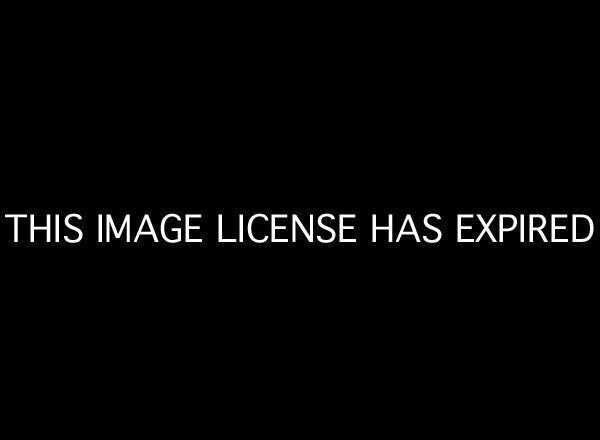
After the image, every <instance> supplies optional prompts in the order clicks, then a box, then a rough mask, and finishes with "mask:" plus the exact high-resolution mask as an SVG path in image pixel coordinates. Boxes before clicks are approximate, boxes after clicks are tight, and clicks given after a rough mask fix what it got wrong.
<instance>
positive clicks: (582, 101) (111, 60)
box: [1, 9, 598, 433]
mask: <svg viewBox="0 0 600 440" xmlns="http://www.w3.org/2000/svg"><path fill="white" fill-rule="evenodd" d="M52 12H54V13H56V12H57V11H52ZM153 12H157V11H153ZM163 12H164V11H163ZM247 12H248V14H250V13H251V12H252V13H253V14H252V15H248V14H246V12H240V11H239V10H237V9H236V11H228V12H227V13H225V14H224V15H222V14H221V15H216V14H215V13H214V12H207V11H205V12H195V13H193V14H190V15H188V14H185V13H184V12H183V11H181V12H178V13H176V14H175V15H173V16H171V15H167V14H166V13H165V15H164V16H163V14H162V12H161V13H160V14H159V15H160V18H156V16H155V15H152V18H151V17H150V16H147V15H146V14H145V13H141V12H140V11H137V12H136V13H134V14H131V15H130V14H127V15H125V14H124V13H123V12H122V13H119V14H115V15H114V16H112V15H111V16H110V17H107V18H102V19H100V18H99V17H100V16H102V17H104V15H97V14H100V12H97V13H96V12H95V13H94V14H92V15H85V19H83V18H82V16H78V17H77V19H75V18H73V19H65V22H64V23H63V21H62V20H61V21H58V20H50V19H48V17H49V16H46V17H45V16H44V14H43V13H41V14H39V15H40V16H36V17H35V19H34V18H33V15H36V14H34V13H33V12H32V11H29V12H28V14H26V15H25V16H23V17H24V21H19V22H18V24H16V25H15V26H14V29H12V28H11V29H10V30H8V31H7V39H6V44H5V52H4V55H3V66H4V67H3V70H4V72H3V73H4V74H5V79H4V80H3V85H4V87H3V96H4V99H3V109H4V111H3V113H4V114H3V124H2V125H3V133H4V136H3V137H4V142H3V153H2V154H3V160H2V173H1V176H2V177H1V178H2V201H1V202H2V213H3V214H4V213H6V212H27V213H34V212H36V213H42V212H43V213H67V212H79V213H82V214H85V215H86V216H91V215H94V214H95V213H97V212H106V211H109V210H110V211H111V212H127V211H129V212H136V213H143V212H149V213H152V214H154V215H159V214H161V213H165V212H170V211H174V212H179V213H186V212H189V213H202V214H203V215H205V217H206V218H207V219H211V220H212V221H214V216H215V215H216V213H218V212H223V211H226V212H238V211H243V212H267V213H269V212H274V213H282V212H283V213H316V214H318V213H320V212H334V213H336V212H355V213H358V214H359V215H360V216H361V243H360V244H357V245H347V246H346V245H344V246H342V245H334V246H329V247H322V246H321V247H319V246H314V247H311V246H289V245H283V246H275V245H273V246H267V247H260V248H253V247H244V248H231V247H228V248H219V247H217V246H215V245H214V244H213V245H211V244H210V243H209V244H207V245H206V246H198V247H189V246H188V247H185V246H183V247H179V246H178V247H173V248H168V247H158V248H156V247H152V246H139V247H133V246H132V247H129V248H128V247H126V246H125V247H118V246H117V247H98V246H96V245H94V244H93V243H87V244H82V245H80V246H75V247H66V248H65V247H56V246H55V247H53V246H14V245H11V244H10V243H9V242H8V240H7V239H6V238H7V237H6V235H7V231H6V230H5V229H6V225H5V224H4V225H3V234H4V241H3V247H2V253H3V255H4V256H5V257H6V258H4V259H3V263H2V264H3V270H2V273H3V278H4V281H3V286H6V287H3V288H2V292H3V294H2V301H3V303H4V304H3V307H2V311H3V314H4V315H5V319H3V326H4V328H5V331H4V332H3V333H4V338H3V339H4V341H5V344H4V346H5V347H6V348H5V358H6V362H5V365H7V366H8V367H9V371H10V373H9V374H7V375H6V382H7V384H8V385H9V387H10V388H11V389H14V390H15V393H14V394H13V393H11V394H10V395H11V398H10V408H11V414H15V415H18V416H23V415H24V414H25V415H27V414H32V412H31V411H32V410H33V409H37V410H39V411H36V414H37V413H41V414H44V415H46V418H44V420H45V422H44V423H48V424H51V425H56V426H61V427H63V426H64V425H63V424H64V423H66V424H67V425H70V424H72V423H74V422H73V421H74V419H77V420H78V421H83V422H87V423H86V425H87V426H88V427H90V426H98V427H104V428H106V427H107V426H110V425H112V422H114V421H123V420H127V421H132V420H133V421H134V425H135V426H138V427H148V426H150V427H152V428H153V429H158V426H157V425H160V426H162V427H165V428H166V429H167V430H168V431H172V430H174V429H176V428H180V427H181V426H183V425H184V424H183V423H182V422H184V421H191V422H192V423H193V424H195V425H196V424H199V425H201V426H198V427H199V428H202V427H203V426H205V425H204V423H206V422H205V421H206V420H207V419H208V420H209V421H212V422H213V423H214V422H216V423H217V424H218V425H219V426H221V427H222V429H224V430H230V429H239V428H242V429H253V428H255V427H256V428H262V429H265V428H270V429H273V428H274V427H275V426H276V425H278V424H280V423H281V422H283V423H282V424H283V426H284V427H285V429H286V430H285V431H281V432H288V431H295V430H298V429H306V430H308V432H314V431H313V430H312V429H314V428H312V427H313V426H315V422H317V423H318V422H323V421H328V422H330V423H329V426H330V428H329V429H331V430H332V431H331V432H337V430H340V429H344V428H350V429H353V430H354V429H356V430H358V429H359V428H363V429H365V432H369V433H372V432H373V430H375V429H383V428H384V427H386V426H387V425H389V424H390V423H391V425H392V426H395V427H396V428H402V427H404V426H406V427H408V425H405V424H404V423H405V422H402V421H405V420H407V419H408V420H410V421H412V422H413V423H416V424H417V425H419V426H421V427H422V428H423V429H425V430H431V429H440V428H441V429H448V430H449V429H455V428H461V429H465V428H467V427H469V428H471V429H474V428H475V425H477V424H479V423H482V424H483V425H484V426H485V427H486V428H487V429H488V430H498V429H507V430H509V432H512V431H510V430H511V429H512V428H511V427H512V426H514V423H515V422H523V421H525V420H528V421H532V420H533V421H534V423H532V424H531V426H532V428H533V429H541V427H552V428H553V429H554V428H555V429H558V427H559V426H557V425H561V426H563V427H565V428H567V429H569V430H571V429H573V426H574V425H573V423H574V422H573V420H574V419H573V418H572V416H574V415H576V416H577V418H578V422H577V425H578V426H581V422H582V421H583V420H584V419H585V418H586V414H588V413H589V408H588V406H587V404H586V398H587V397H589V396H590V395H592V392H593V390H594V389H595V385H594V381H593V380H592V374H591V373H592V371H593V370H594V368H595V366H597V363H595V361H592V359H593V358H594V356H593V349H594V346H593V341H594V340H595V338H596V336H597V329H598V326H597V321H596V320H595V314H596V311H597V304H596V301H595V299H594V297H593V295H594V293H595V291H596V290H597V288H596V287H595V283H594V282H593V281H595V278H594V269H595V266H596V264H597V263H596V262H597V237H595V238H594V241H593V243H588V244H585V245H562V244H558V245H552V246H550V245H515V244H507V245H505V246H489V245H481V246H460V245H458V244H456V243H455V234H454V224H453V219H454V216H455V215H456V214H457V213H461V212H477V213H512V214H519V213H545V214H549V213H584V214H588V215H591V216H592V217H593V218H594V219H595V221H596V224H597V208H596V207H595V205H596V203H595V200H596V198H595V195H594V193H593V188H595V187H596V186H597V183H596V180H597V179H595V167H594V160H593V158H592V154H593V151H592V148H593V146H594V145H597V135H596V132H595V130H594V129H595V123H596V122H595V121H596V119H597V116H598V115H597V108H596V107H595V105H596V104H595V102H596V101H597V85H596V84H595V82H594V81H593V78H596V77H597V69H596V67H595V66H594V64H593V61H594V60H593V54H594V51H593V49H594V46H593V45H592V42H593V40H592V39H591V33H592V32H593V29H591V28H590V27H588V26H587V24H586V23H584V22H583V21H582V19H581V17H580V16H577V17H575V18H569V17H568V16H567V15H564V16H562V17H561V19H560V20H558V19H556V18H553V19H552V20H550V19H549V18H547V17H546V18H544V17H542V16H541V14H540V13H539V11H538V13H535V14H532V15H527V17H526V18H525V13H524V11H521V13H520V14H516V15H514V16H513V15H511V14H509V16H506V15H504V14H501V13H500V11H495V12H494V13H487V12H484V11H481V12H480V15H477V14H478V13H476V12H475V11H469V14H466V12H467V11H445V12H441V11H427V12H425V13H420V14H416V13H414V12H412V11H404V12H397V11H394V12H393V13H392V12H385V11H380V12H376V13H374V14H371V13H369V14H367V13H366V11H353V12H354V14H352V15H347V14H346V13H344V14H338V13H332V14H330V15H329V14H328V15H327V17H326V18H325V14H324V11H321V13H319V14H308V16H307V15H306V14H303V13H301V12H300V11H295V12H294V13H284V12H283V11H281V12H280V13H276V12H274V11H272V10H270V11H269V13H268V14H267V13H266V12H265V11H262V12H261V11H255V10H253V11H247ZM305 12H306V11H305ZM446 12H448V13H449V12H452V13H453V14H454V15H446ZM69 13H70V14H73V13H74V12H73V11H70V12H69ZM75 14H77V13H75ZM272 14H273V15H272ZM278 14H280V15H278ZM470 14H474V15H470ZM561 15H562V14H561ZM62 16H63V18H65V17H66V16H65V15H62ZM184 16H185V19H184ZM357 16H358V17H357ZM69 17H70V15H69ZM257 17H260V19H259V18H257ZM557 20H558V21H557ZM429 212H437V213H440V214H441V215H442V216H443V217H444V219H445V228H444V234H445V237H444V240H443V242H442V243H441V244H439V245H436V246H414V245H411V244H410V243H406V244H402V245H398V246H389V247H375V246H372V245H370V244H369V243H368V241H369V240H368V238H369V234H368V225H369V223H368V219H369V216H370V214H371V213H378V214H387V213H395V214H398V215H401V214H405V213H413V214H423V213H429ZM207 221H209V220H207ZM363 229H367V230H366V233H365V231H364V230H363ZM55 411H56V412H58V413H61V414H62V416H61V417H54V416H53V415H52V414H53V413H54V412H55ZM25 417H26V416H25ZM40 417H41V416H40ZM172 417H174V418H172ZM40 420H41V419H40ZM51 425H48V426H51ZM26 426H27V425H26ZM134 429H140V428H135V427H134Z"/></svg>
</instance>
